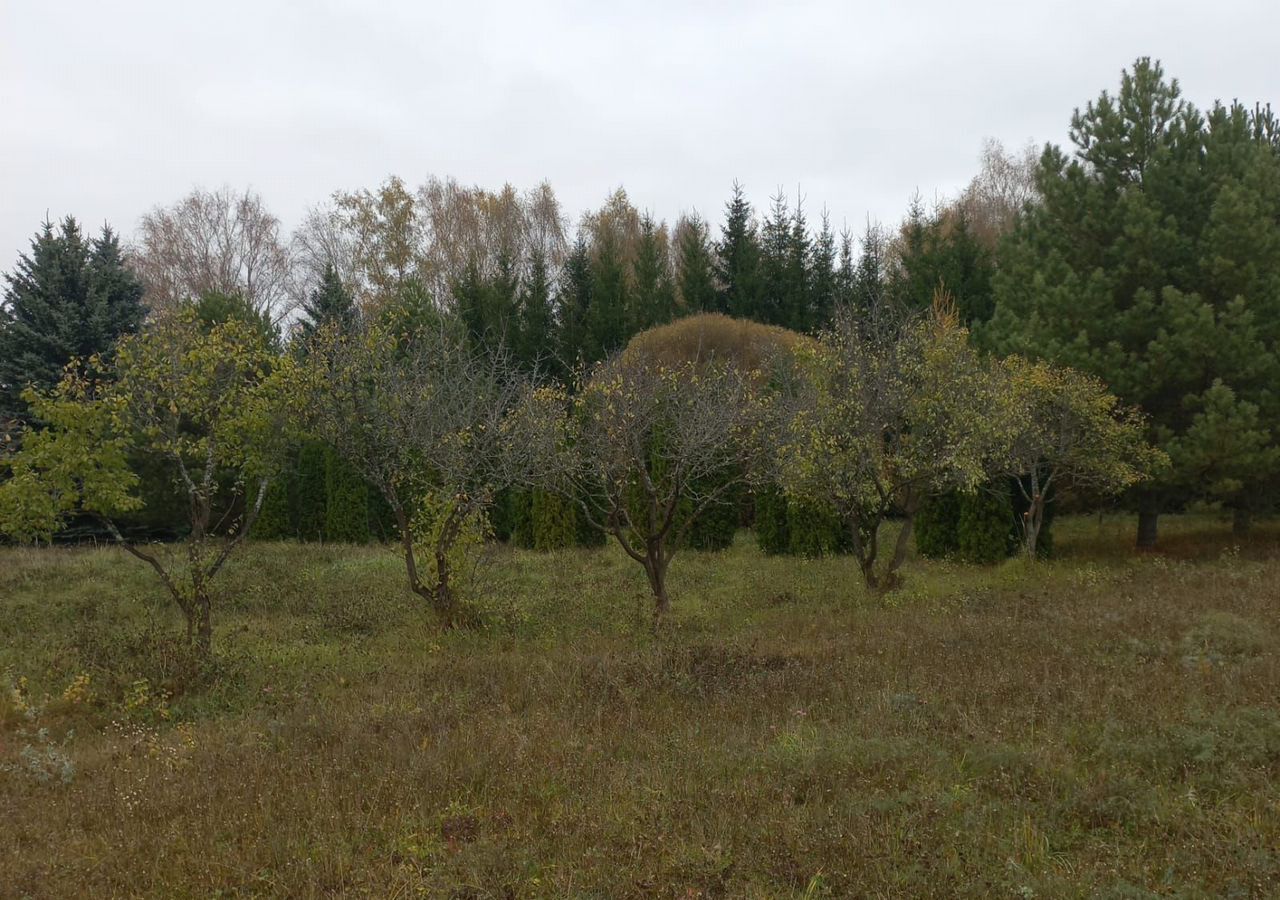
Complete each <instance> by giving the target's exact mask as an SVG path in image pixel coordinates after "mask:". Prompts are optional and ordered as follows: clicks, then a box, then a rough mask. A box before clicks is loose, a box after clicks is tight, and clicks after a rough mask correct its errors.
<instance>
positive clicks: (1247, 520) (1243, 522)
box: [1231, 506, 1253, 537]
mask: <svg viewBox="0 0 1280 900" xmlns="http://www.w3.org/2000/svg"><path fill="white" fill-rule="evenodd" d="M1252 526H1253V515H1252V514H1251V513H1250V511H1249V510H1248V509H1247V508H1246V507H1243V506H1238V507H1236V508H1235V509H1234V510H1232V511H1231V533H1232V534H1234V535H1236V536H1237V537H1242V536H1244V535H1246V534H1248V533H1249V529H1250V528H1251V527H1252Z"/></svg>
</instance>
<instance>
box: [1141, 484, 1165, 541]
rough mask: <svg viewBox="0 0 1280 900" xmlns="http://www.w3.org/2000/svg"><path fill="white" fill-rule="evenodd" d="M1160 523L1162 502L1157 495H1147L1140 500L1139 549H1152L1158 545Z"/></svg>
mask: <svg viewBox="0 0 1280 900" xmlns="http://www.w3.org/2000/svg"><path fill="white" fill-rule="evenodd" d="M1159 524H1160V503H1159V501H1157V500H1156V498H1155V497H1151V496H1145V497H1143V498H1142V499H1141V500H1139V501H1138V549H1139V550H1150V549H1151V548H1153V547H1154V546H1155V545H1156V535H1157V529H1158V527H1159Z"/></svg>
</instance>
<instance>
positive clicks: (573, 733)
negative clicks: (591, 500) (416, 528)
mask: <svg viewBox="0 0 1280 900" xmlns="http://www.w3.org/2000/svg"><path fill="white" fill-rule="evenodd" d="M1162 527H1163V534H1162V543H1163V547H1162V551H1161V552H1160V553H1158V554H1152V555H1145V556H1139V555H1135V554H1134V553H1133V552H1132V550H1131V549H1130V546H1131V537H1132V522H1131V521H1129V520H1125V519H1119V518H1115V519H1106V520H1102V521H1100V520H1098V519H1096V518H1088V519H1086V518H1079V519H1069V520H1066V521H1063V522H1060V523H1058V525H1057V526H1056V528H1057V534H1056V540H1057V544H1058V549H1059V557H1058V559H1056V560H1054V561H1052V562H1048V563H1043V564H1039V565H1034V566H1029V565H1026V564H1024V563H1022V562H1020V561H1012V562H1009V563H1006V564H1004V565H1000V566H997V567H994V568H979V567H965V566H959V565H951V564H945V563H927V562H921V561H912V562H911V563H910V564H909V566H908V568H907V572H906V574H907V578H908V581H907V587H906V589H905V590H903V591H901V592H899V593H897V594H895V595H891V596H890V597H888V598H875V597H869V596H867V595H865V594H864V593H863V592H862V590H861V588H860V587H859V582H858V580H857V571H856V566H855V565H854V564H853V563H852V561H851V560H849V559H834V560H821V561H803V560H795V559H786V558H768V557H763V556H761V555H760V554H759V553H758V552H757V551H756V549H755V547H754V544H753V542H752V540H751V537H750V535H748V534H745V533H744V534H741V535H739V539H738V542H737V544H736V546H735V547H734V548H733V549H732V550H730V551H728V552H726V553H723V554H696V553H685V554H682V555H680V556H679V557H677V559H676V561H675V563H674V565H673V567H672V585H671V587H672V591H673V597H674V603H675V615H674V621H673V622H672V623H671V625H670V627H669V628H668V629H667V630H666V631H665V632H664V633H663V634H661V635H660V636H655V635H653V634H652V632H651V629H650V620H649V608H648V601H647V598H646V597H645V595H644V579H643V577H642V574H641V573H640V570H639V568H638V567H637V566H636V565H635V564H634V563H632V562H631V561H630V560H628V559H626V558H625V557H623V556H622V554H621V553H620V552H618V551H616V550H615V549H613V548H606V549H604V550H600V551H570V552H563V553H554V554H546V555H540V554H535V553H526V552H512V551H508V550H501V551H499V552H498V554H497V556H496V558H495V560H494V563H493V566H492V568H491V575H492V578H491V582H492V585H491V590H490V591H489V592H488V593H487V594H486V596H485V597H484V598H483V601H482V606H483V609H484V621H485V627H484V628H482V629H481V630H476V631H462V632H456V633H450V634H443V635H442V634H440V633H438V632H437V631H436V630H435V629H434V628H433V626H432V621H431V618H430V616H429V615H428V614H427V613H426V612H425V611H423V610H421V609H419V608H418V607H417V606H416V605H415V603H414V601H413V599H412V597H411V595H410V594H409V593H408V592H407V591H406V590H405V588H404V586H403V583H402V578H403V575H402V570H401V568H400V566H399V563H398V561H397V560H396V558H395V557H394V556H393V555H391V554H390V553H389V552H388V551H386V550H382V549H379V548H347V547H315V546H297V545H287V544H282V545H269V544H268V545H257V546H253V547H251V548H249V549H248V550H247V551H246V552H245V553H244V554H243V555H242V556H240V557H239V558H238V559H237V560H236V561H235V562H234V563H233V565H232V566H231V567H230V568H229V569H228V570H227V572H226V578H225V581H224V582H223V583H222V595H221V597H220V598H219V605H218V607H217V608H216V610H215V620H214V626H215V646H216V649H217V653H218V671H217V672H216V673H215V676H214V677H210V676H205V677H204V678H203V680H201V679H198V678H193V677H192V676H191V675H190V673H189V672H188V671H187V669H185V668H184V667H183V665H182V659H181V656H180V654H177V653H175V652H174V649H173V644H172V642H171V641H169V638H171V637H172V636H173V635H174V634H176V633H177V632H178V631H179V623H178V620H177V618H176V617H175V615H174V613H173V612H172V611H171V610H170V609H169V607H168V606H167V605H165V604H164V602H163V597H162V596H161V594H160V592H159V591H158V590H157V586H156V585H155V584H154V583H153V581H152V577H151V575H150V573H149V572H148V570H146V569H145V568H144V567H142V566H140V565H139V564H137V563H136V562H135V561H133V560H132V559H130V558H128V557H127V556H125V555H124V554H122V553H120V552H118V551H116V550H109V549H107V550H88V549H84V550H53V551H50V550H41V551H33V550H16V549H8V550H0V671H6V670H7V672H8V673H9V676H10V677H11V678H12V679H17V678H20V677H24V676H25V677H26V678H27V679H28V694H29V696H30V698H31V700H32V702H33V704H35V705H37V706H38V705H41V703H40V701H41V698H43V697H44V696H45V695H48V696H49V697H50V698H51V699H50V700H49V701H48V702H47V703H45V704H43V707H44V708H43V709H42V710H41V711H40V713H39V716H38V718H37V720H36V721H35V722H31V721H28V720H26V719H25V718H24V717H23V716H22V715H20V714H19V711H17V710H16V709H15V708H14V704H13V702H12V701H11V700H8V699H0V765H4V766H7V767H8V768H6V769H5V770H3V771H0V821H2V822H3V823H4V839H3V840H0V896H25V895H31V896H49V897H62V896H71V895H94V896H166V897H167V896H200V897H208V896H255V895H264V896H289V897H307V896H331V895H335V894H340V895H356V896H360V895H367V896H376V897H384V896H400V897H405V896H424V895H425V896H446V897H448V896H456V897H601V898H606V897H608V898H611V897H633V896H635V897H639V896H659V897H681V898H684V897H806V896H808V897H822V896H831V897H845V896H872V897H897V896H901V897H917V896H938V897H956V896H972V897H988V896H1013V897H1021V896H1037V897H1075V896H1079V897H1096V896H1103V897H1145V896H1162V897H1163V896H1176V897H1222V896H1239V897H1262V896H1275V895H1276V894H1277V893H1280V778H1278V776H1280V616H1278V615H1277V612H1278V611H1280V531H1278V530H1276V529H1275V528H1274V527H1270V528H1260V529H1259V531H1258V532H1257V533H1256V534H1254V535H1253V536H1252V537H1251V538H1250V539H1249V540H1248V541H1247V542H1243V543H1240V542H1237V541H1236V540H1235V539H1234V538H1233V537H1232V536H1231V535H1230V533H1229V531H1228V530H1227V529H1226V528H1225V527H1224V526H1223V525H1221V524H1219V523H1217V522H1215V521H1213V520H1210V519H1205V518H1183V519H1173V518H1171V519H1169V520H1168V521H1166V522H1162ZM81 673H87V674H88V675H89V676H90V688H89V690H90V693H89V695H88V696H87V697H77V696H76V695H75V693H74V692H72V695H71V696H69V697H68V698H65V699H64V698H63V697H62V694H63V691H64V690H65V689H66V688H67V687H68V685H70V684H71V683H72V681H73V679H75V677H76V676H77V675H80V674H81ZM144 677H145V678H147V679H148V681H147V683H146V684H145V685H142V686H139V685H138V684H137V682H139V681H140V680H141V679H143V678H144ZM166 687H167V688H168V689H169V690H171V691H172V692H173V694H174V695H173V696H172V697H171V698H170V699H168V700H167V701H164V700H163V699H156V697H155V695H156V694H157V693H158V692H159V691H160V690H162V689H164V688H166ZM39 726H44V727H47V728H48V733H47V736H46V738H45V739H43V741H42V740H41V739H40V738H38V737H36V736H33V735H32V732H33V730H34V729H35V728H37V727H39ZM69 730H73V731H74V733H73V734H71V736H70V737H67V736H66V735H67V732H68V731H69ZM27 746H31V747H32V751H29V752H28V753H27V755H26V757H24V756H23V749H24V748H25V747H27ZM50 748H55V749H50ZM33 752H34V756H33V755H32V754H33ZM59 752H61V753H65V755H66V758H67V759H68V760H69V761H70V764H71V766H72V767H73V768H74V772H73V773H69V774H70V780H69V781H67V782H64V781H63V779H62V777H61V772H62V770H61V768H60V765H61V763H60V760H61V757H59V756H58V755H57V753H59ZM40 766H46V767H48V768H49V769H50V770H51V771H52V772H53V777H51V778H49V779H48V780H46V781H41V780H40V779H39V778H37V777H35V770H36V769H37V768H39V767H40Z"/></svg>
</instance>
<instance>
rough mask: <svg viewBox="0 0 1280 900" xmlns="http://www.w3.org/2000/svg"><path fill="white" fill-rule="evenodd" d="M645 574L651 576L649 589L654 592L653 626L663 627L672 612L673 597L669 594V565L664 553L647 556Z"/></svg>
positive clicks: (658, 552) (659, 552) (652, 553)
mask: <svg viewBox="0 0 1280 900" xmlns="http://www.w3.org/2000/svg"><path fill="white" fill-rule="evenodd" d="M644 572H645V574H646V575H647V576H649V589H650V590H651V591H652V592H653V624H654V626H655V627H656V626H658V625H661V624H662V622H663V620H664V619H665V618H666V617H667V613H669V612H671V596H670V595H669V594H668V593H667V563H666V562H664V561H663V559H662V551H661V549H659V550H658V551H657V552H656V553H655V552H650V553H648V554H646V556H645V562H644Z"/></svg>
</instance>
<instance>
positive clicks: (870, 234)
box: [850, 222, 888, 315]
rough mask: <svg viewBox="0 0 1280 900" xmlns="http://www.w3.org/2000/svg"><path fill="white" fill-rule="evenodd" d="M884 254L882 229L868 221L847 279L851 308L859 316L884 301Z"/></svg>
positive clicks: (885, 287)
mask: <svg viewBox="0 0 1280 900" xmlns="http://www.w3.org/2000/svg"><path fill="white" fill-rule="evenodd" d="M887 252H888V240H887V239H886V238H885V234H884V231H883V229H881V228H880V227H879V226H877V225H874V224H872V223H870V222H868V223H867V230H866V231H865V232H863V235H862V246H861V249H860V250H859V253H858V264H857V266H856V268H854V270H853V277H852V279H850V291H851V296H850V300H851V305H852V306H853V308H854V309H856V310H858V311H859V312H860V313H861V314H862V315H869V314H870V313H871V312H872V311H873V310H876V309H878V308H880V306H881V304H882V303H883V302H885V299H886V293H887V290H888V273H887V271H886V268H887V266H886V262H885V260H886V256H887Z"/></svg>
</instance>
